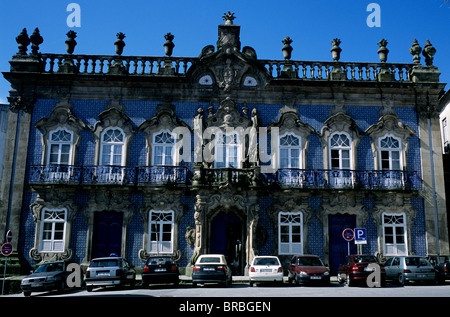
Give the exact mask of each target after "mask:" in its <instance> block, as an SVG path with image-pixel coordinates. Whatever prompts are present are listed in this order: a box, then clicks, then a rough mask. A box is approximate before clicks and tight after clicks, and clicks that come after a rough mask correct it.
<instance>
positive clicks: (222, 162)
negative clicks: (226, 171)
mask: <svg viewBox="0 0 450 317" xmlns="http://www.w3.org/2000/svg"><path fill="white" fill-rule="evenodd" d="M215 143H216V144H215V149H214V150H215V152H214V167H234V168H240V165H241V164H240V163H241V159H240V142H239V135H238V134H237V133H219V134H217V135H216V142H215Z"/></svg>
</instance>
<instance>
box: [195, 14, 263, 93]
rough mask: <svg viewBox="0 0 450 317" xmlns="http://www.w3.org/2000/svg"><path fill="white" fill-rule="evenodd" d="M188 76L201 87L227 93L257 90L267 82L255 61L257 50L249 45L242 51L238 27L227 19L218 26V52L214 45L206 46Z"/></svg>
mask: <svg viewBox="0 0 450 317" xmlns="http://www.w3.org/2000/svg"><path fill="white" fill-rule="evenodd" d="M187 76H188V78H190V81H191V83H193V84H196V85H199V86H200V87H203V88H209V89H218V90H223V91H226V92H229V91H231V90H233V89H235V88H242V87H243V88H249V89H257V88H260V87H264V86H265V85H266V84H267V83H268V81H269V80H270V75H269V72H268V70H267V69H266V68H265V67H264V65H263V64H261V63H259V62H258V60H257V56H256V51H255V50H254V49H253V48H251V47H249V46H244V47H243V48H242V50H241V42H240V39H239V26H238V25H234V24H233V23H232V21H230V19H228V20H226V23H225V24H222V25H219V39H218V41H217V50H216V49H215V47H214V46H213V45H208V46H205V47H204V48H203V49H202V51H201V53H200V56H199V59H198V61H197V62H196V63H194V64H193V65H192V66H191V67H190V68H189V71H188V74H187Z"/></svg>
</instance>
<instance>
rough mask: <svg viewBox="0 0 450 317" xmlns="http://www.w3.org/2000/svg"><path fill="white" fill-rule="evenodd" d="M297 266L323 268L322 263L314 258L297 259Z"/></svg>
mask: <svg viewBox="0 0 450 317" xmlns="http://www.w3.org/2000/svg"><path fill="white" fill-rule="evenodd" d="M298 265H299V266H323V263H322V261H321V260H320V259H319V258H315V257H305V258H298Z"/></svg>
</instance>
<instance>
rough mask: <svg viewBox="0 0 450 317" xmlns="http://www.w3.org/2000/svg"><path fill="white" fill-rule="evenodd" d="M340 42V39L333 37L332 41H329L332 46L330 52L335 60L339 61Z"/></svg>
mask: <svg viewBox="0 0 450 317" xmlns="http://www.w3.org/2000/svg"><path fill="white" fill-rule="evenodd" d="M340 44H341V40H340V39H333V41H331V45H332V48H331V50H330V52H331V56H332V57H333V60H334V61H335V62H337V61H339V59H340V58H341V51H342V48H340V47H339V45H340Z"/></svg>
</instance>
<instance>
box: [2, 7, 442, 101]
mask: <svg viewBox="0 0 450 317" xmlns="http://www.w3.org/2000/svg"><path fill="white" fill-rule="evenodd" d="M72 3H75V4H77V5H78V6H79V9H80V10H79V11H76V12H75V11H73V10H70V9H69V11H68V6H69V5H70V4H72ZM372 3H375V4H376V5H377V7H378V9H375V10H374V9H371V7H372V5H371V4H372ZM228 11H230V12H233V13H234V15H235V17H236V19H235V20H234V24H237V25H240V29H241V38H240V39H241V44H242V47H244V46H251V47H252V48H254V49H255V50H256V53H257V56H258V58H260V59H280V60H281V59H283V54H282V51H281V48H282V46H283V44H282V42H281V41H282V40H283V39H284V37H286V36H289V37H290V38H291V39H292V40H293V42H292V44H291V46H292V47H293V48H294V50H293V52H292V60H307V61H311V60H315V61H332V58H331V53H330V49H331V41H332V40H333V39H334V38H339V39H341V41H342V43H341V45H340V47H341V48H342V53H341V59H340V60H341V61H343V62H379V58H378V54H377V50H378V48H379V47H378V45H377V43H378V42H379V41H380V40H381V39H383V38H384V39H386V40H387V41H388V45H387V48H388V49H389V55H388V61H387V62H392V63H412V55H411V54H410V53H409V48H410V47H411V45H412V43H413V41H414V39H417V41H418V42H419V44H420V46H421V47H422V48H423V47H424V45H425V42H426V40H430V42H431V44H432V45H433V46H434V47H435V48H436V50H437V51H436V55H435V56H434V65H435V66H437V67H438V69H439V71H440V72H441V77H440V81H441V82H445V83H449V84H447V86H446V88H445V90H448V89H449V87H450V1H448V2H445V0H426V1H423V0H388V1H386V0H378V1H377V0H284V1H275V0H259V1H254V0H238V1H236V0H227V1H217V0H166V1H154V0H128V1H115V0H108V1H104V0H40V1H35V0H22V1H6V0H3V1H1V3H0V43H1V46H0V71H1V72H4V71H9V66H10V65H9V61H10V60H11V57H12V56H13V55H14V54H15V53H17V51H18V49H17V43H16V41H15V38H16V36H17V35H18V34H19V33H20V32H21V31H22V29H23V28H26V29H27V31H28V35H31V34H32V33H33V31H34V29H35V28H36V27H37V28H39V30H40V34H41V36H42V37H43V38H44V42H43V43H42V44H41V45H40V49H39V51H40V52H42V53H56V54H65V53H66V50H65V43H64V41H65V40H66V39H67V37H66V33H67V32H68V31H69V30H73V31H75V32H77V38H76V41H77V43H78V45H77V46H76V48H75V52H74V54H102V55H114V54H115V49H114V44H113V43H114V41H115V40H116V34H117V33H118V32H122V33H124V34H125V35H126V37H125V39H124V41H125V43H126V46H125V48H124V52H123V55H140V56H164V48H163V43H164V41H165V39H164V35H165V34H166V33H169V32H170V33H172V34H173V35H174V36H175V38H174V43H175V48H174V52H173V56H184V57H197V56H198V55H199V54H200V52H201V50H202V48H203V47H205V46H206V45H210V44H212V45H215V44H216V42H217V37H218V31H217V26H218V25H219V24H222V23H223V22H224V21H223V19H222V17H223V15H224V13H225V12H228ZM75 13H79V15H78V17H79V19H78V20H76V21H79V22H80V25H79V26H77V25H75V26H74V25H68V21H67V20H68V17H69V20H70V21H72V20H71V19H70V18H71V17H72V16H73V15H74V14H75ZM369 16H370V17H369ZM368 17H369V21H375V22H379V24H376V25H375V26H373V25H372V26H370V23H368V22H367V19H368ZM70 21H69V22H70ZM69 24H70V23H69ZM30 51H31V48H30V46H29V47H28V52H30ZM421 63H422V64H424V57H423V56H422V55H421ZM9 90H10V85H9V83H8V82H7V81H6V80H5V79H4V77H3V76H0V103H7V97H8V95H9Z"/></svg>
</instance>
